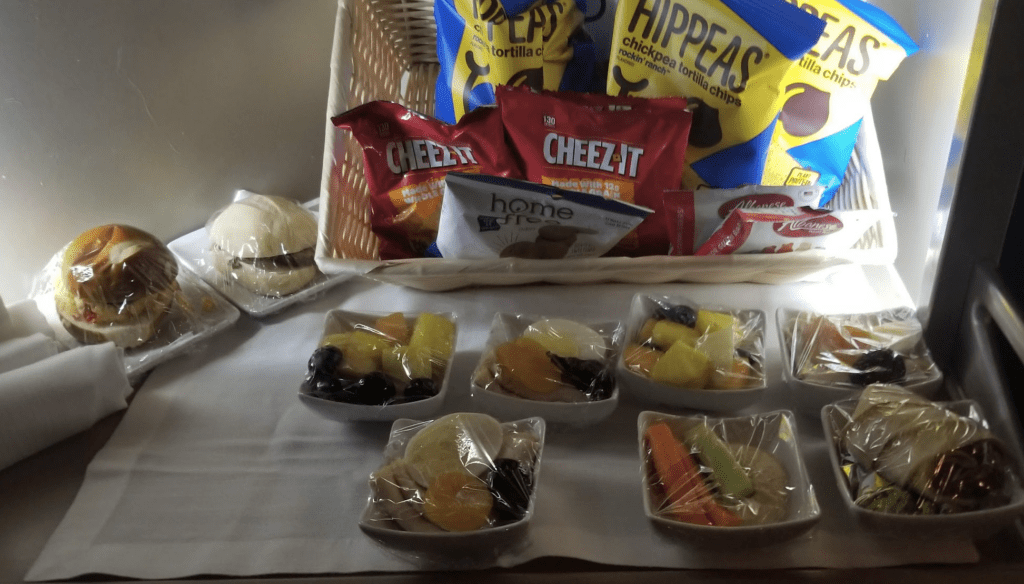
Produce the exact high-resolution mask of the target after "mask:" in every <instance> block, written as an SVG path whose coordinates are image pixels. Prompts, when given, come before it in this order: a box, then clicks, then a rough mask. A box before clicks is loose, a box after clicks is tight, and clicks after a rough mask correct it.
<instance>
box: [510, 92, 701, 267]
mask: <svg viewBox="0 0 1024 584" xmlns="http://www.w3.org/2000/svg"><path fill="white" fill-rule="evenodd" d="M497 103H498V109H499V110H500V111H501V116H502V119H503V120H504V125H505V131H506V132H507V133H508V139H509V141H510V142H511V144H512V147H513V148H514V149H515V152H516V153H517V155H518V156H519V157H520V159H521V165H522V168H523V173H524V174H525V178H526V179H527V180H529V181H532V182H535V183H541V184H547V185H552V186H555V187H559V188H563V189H567V190H570V191H576V192H583V193H590V194H594V195H600V196H603V197H605V198H609V199H616V200H618V201H622V202H624V203H630V204H635V205H640V206H643V207H646V208H648V209H652V210H653V212H652V213H651V214H650V215H649V216H648V217H647V218H646V219H644V220H643V222H641V223H640V225H639V226H638V227H637V228H636V230H635V231H633V232H631V233H629V234H628V235H626V237H624V238H623V239H622V241H620V242H619V244H618V245H617V246H616V247H615V248H614V249H613V250H612V252H611V253H612V255H629V256H642V255H662V254H665V253H668V239H667V235H666V227H665V225H666V223H665V217H666V214H667V213H666V209H665V203H664V200H663V196H662V193H663V192H664V191H665V189H675V188H679V185H680V181H681V179H682V173H683V157H684V154H685V152H686V137H687V135H688V134H689V131H690V120H691V114H690V112H689V111H687V109H686V108H687V105H686V101H685V100H683V99H680V98H662V99H643V98H636V97H616V96H607V95H596V94H577V93H571V92H550V91H544V92H537V91H531V90H529V89H527V88H509V87H501V88H498V93H497Z"/></svg>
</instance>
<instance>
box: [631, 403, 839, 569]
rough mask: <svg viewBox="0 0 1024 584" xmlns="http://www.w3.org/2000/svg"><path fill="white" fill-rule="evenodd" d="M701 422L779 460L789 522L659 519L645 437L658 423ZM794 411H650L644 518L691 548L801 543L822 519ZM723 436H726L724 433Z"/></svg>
mask: <svg viewBox="0 0 1024 584" xmlns="http://www.w3.org/2000/svg"><path fill="white" fill-rule="evenodd" d="M661 420H666V421H669V422H670V423H673V422H675V423H680V422H682V423H686V422H696V423H703V421H704V420H707V422H708V424H709V425H710V426H711V427H712V428H714V429H716V431H718V432H721V431H724V435H725V437H726V438H727V440H728V441H729V442H738V443H741V444H743V443H746V444H751V445H755V446H757V447H758V448H759V449H761V450H765V451H767V452H769V453H771V454H772V455H774V456H775V458H776V459H778V461H779V462H780V463H781V464H782V466H783V467H784V468H785V469H786V472H787V474H788V475H789V491H788V492H789V496H788V500H789V505H788V507H789V510H788V514H787V515H786V518H785V519H784V520H782V521H779V522H777V523H769V524H765V525H741V526H736V527H723V526H710V525H696V524H692V523H686V522H683V521H678V520H675V519H671V518H669V517H665V516H662V515H659V514H658V505H659V501H658V500H657V497H658V495H657V494H656V492H655V490H654V489H653V486H652V484H651V480H652V476H651V475H652V471H651V469H650V468H649V464H650V463H649V462H648V461H647V460H646V458H647V454H646V452H645V447H644V433H645V431H646V430H647V427H648V426H649V425H651V424H653V423H655V422H658V421H661ZM795 424H796V423H795V420H794V418H793V414H792V413H791V412H788V411H785V410H778V411H773V412H766V413H762V414H756V415H753V416H743V417H738V418H708V417H706V416H675V415H670V414H664V413H658V412H652V411H644V412H641V413H640V416H639V417H638V418H637V438H638V440H637V441H638V445H639V452H640V461H641V465H640V476H641V481H642V496H643V503H644V513H645V514H646V515H647V517H648V519H650V520H651V522H652V523H654V524H655V526H657V527H658V528H659V529H660V530H662V531H663V532H665V533H667V534H671V535H674V536H678V537H680V538H683V539H685V540H687V541H688V542H690V543H694V544H698V545H706V546H716V547H717V546H728V547H736V548H737V549H739V547H740V546H758V545H767V544H772V543H777V542H780V541H784V540H787V539H792V538H795V537H797V536H799V535H801V534H803V533H806V532H807V531H809V530H810V529H811V528H812V527H814V525H815V524H816V523H817V522H818V521H819V520H820V519H821V508H820V507H819V506H818V499H817V497H816V495H815V492H814V485H812V484H811V481H810V478H809V477H808V475H807V468H806V467H805V466H804V463H803V459H802V458H801V456H800V452H799V450H798V449H797V444H796V425H795ZM719 436H720V437H721V436H722V434H721V433H720V434H719Z"/></svg>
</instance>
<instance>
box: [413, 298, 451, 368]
mask: <svg viewBox="0 0 1024 584" xmlns="http://www.w3.org/2000/svg"><path fill="white" fill-rule="evenodd" d="M409 346H410V347H420V348H423V349H426V350H428V351H429V352H430V358H431V361H432V363H433V366H434V373H435V374H443V373H444V369H445V367H447V366H448V360H449V359H451V356H452V351H453V350H454V348H455V323H453V322H452V321H450V320H448V319H447V318H445V317H443V316H441V315H438V314H431V313H429V312H424V313H422V314H420V315H419V316H417V317H416V323H415V324H414V325H413V327H412V337H411V338H410V339H409Z"/></svg>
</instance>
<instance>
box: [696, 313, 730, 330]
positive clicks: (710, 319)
mask: <svg viewBox="0 0 1024 584" xmlns="http://www.w3.org/2000/svg"><path fill="white" fill-rule="evenodd" d="M735 322H736V319H735V318H734V317H733V315H731V314H729V313H728V312H712V311H710V310H698V311H697V324H696V329H697V330H698V331H700V333H701V334H705V333H710V332H714V331H719V330H729V331H731V330H733V326H734V324H735Z"/></svg>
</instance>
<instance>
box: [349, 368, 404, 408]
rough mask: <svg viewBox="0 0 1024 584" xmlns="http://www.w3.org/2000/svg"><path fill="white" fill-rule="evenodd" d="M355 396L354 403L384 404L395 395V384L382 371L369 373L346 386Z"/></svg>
mask: <svg viewBox="0 0 1024 584" xmlns="http://www.w3.org/2000/svg"><path fill="white" fill-rule="evenodd" d="M345 389H346V390H347V391H348V392H350V393H351V394H352V395H353V396H354V398H355V399H354V403H357V404H363V405H384V404H385V403H386V402H388V401H390V400H391V399H392V398H394V397H395V384H394V383H392V382H391V380H390V379H388V378H387V377H385V375H384V374H383V373H381V372H380V371H374V372H372V373H367V374H366V375H364V376H362V377H360V378H359V379H357V380H355V381H353V382H351V383H350V384H349V385H348V386H347V387H346V388H345Z"/></svg>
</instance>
